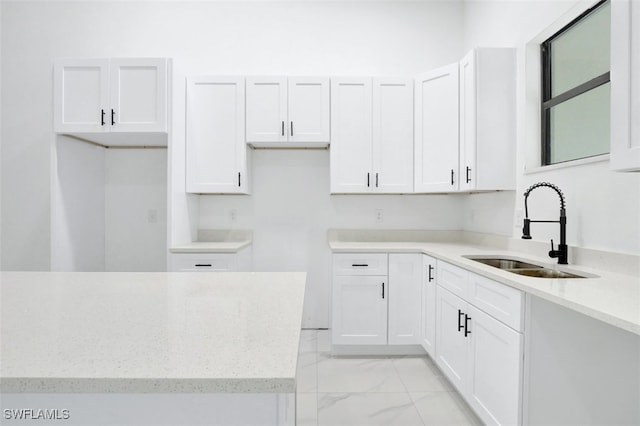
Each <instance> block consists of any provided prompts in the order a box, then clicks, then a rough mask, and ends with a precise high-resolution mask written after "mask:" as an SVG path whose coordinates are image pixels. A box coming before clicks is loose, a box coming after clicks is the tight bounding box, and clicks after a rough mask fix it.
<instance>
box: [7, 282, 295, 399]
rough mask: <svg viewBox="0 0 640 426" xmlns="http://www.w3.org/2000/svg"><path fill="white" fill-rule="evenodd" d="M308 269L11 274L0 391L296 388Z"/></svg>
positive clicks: (264, 390)
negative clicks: (299, 270)
mask: <svg viewBox="0 0 640 426" xmlns="http://www.w3.org/2000/svg"><path fill="white" fill-rule="evenodd" d="M305 282H306V273H304V272H265V273H263V272H260V273H251V272H247V273H241V272H193V273H192V272H178V273H164V272H151V273H120V272H2V273H0V295H1V302H0V303H1V309H2V310H1V312H0V320H1V329H0V332H1V335H2V340H1V341H0V359H1V362H0V392H3V393H23V392H29V393H31V392H35V393H42V392H56V393H79V392H83V393H112V392H122V393H171V392H178V393H194V392H198V393H217V392H238V393H247V392H250V393H253V392H255V393H292V392H295V389H296V364H297V355H298V345H299V339H300V327H301V322H302V307H303V301H304V291H305Z"/></svg>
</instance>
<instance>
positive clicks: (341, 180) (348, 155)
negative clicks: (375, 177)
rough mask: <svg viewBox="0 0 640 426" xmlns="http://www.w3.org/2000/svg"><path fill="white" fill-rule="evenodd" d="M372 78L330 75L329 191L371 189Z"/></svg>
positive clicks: (347, 191)
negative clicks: (333, 76)
mask: <svg viewBox="0 0 640 426" xmlns="http://www.w3.org/2000/svg"><path fill="white" fill-rule="evenodd" d="M371 109H372V93H371V79H370V78H358V77H351V78H349V77H345V78H332V79H331V149H330V150H329V158H330V168H331V192H332V193H362V192H369V191H370V190H371V184H372V176H371V159H372V157H371V133H372V126H371Z"/></svg>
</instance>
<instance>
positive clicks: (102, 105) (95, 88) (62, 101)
mask: <svg viewBox="0 0 640 426" xmlns="http://www.w3.org/2000/svg"><path fill="white" fill-rule="evenodd" d="M110 114H111V112H110V108H109V60H108V59H60V60H57V61H56V63H55V66H54V130H55V131H56V132H57V133H85V132H108V131H109V127H110V123H111V121H110V120H111V115H110Z"/></svg>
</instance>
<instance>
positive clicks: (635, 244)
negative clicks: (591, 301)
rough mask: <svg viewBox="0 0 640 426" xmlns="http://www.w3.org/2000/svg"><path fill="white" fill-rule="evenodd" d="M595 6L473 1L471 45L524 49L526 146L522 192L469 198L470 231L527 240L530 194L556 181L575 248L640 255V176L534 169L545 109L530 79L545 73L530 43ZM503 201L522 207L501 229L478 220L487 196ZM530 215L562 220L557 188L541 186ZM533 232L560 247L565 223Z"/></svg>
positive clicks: (521, 135)
mask: <svg viewBox="0 0 640 426" xmlns="http://www.w3.org/2000/svg"><path fill="white" fill-rule="evenodd" d="M593 3H594V2H593V1H586V2H584V1H582V2H581V1H575V0H570V1H569V0H567V1H564V0H554V1H539V0H535V1H534V0H526V1H492V0H473V1H468V2H466V3H465V11H464V15H465V21H464V22H465V46H466V48H470V47H472V46H473V45H487V46H488V45H492V46H510V47H517V49H518V94H517V110H518V120H517V141H514V142H516V143H517V144H518V158H517V165H516V167H517V191H516V192H515V193H505V194H504V195H496V194H476V195H473V196H471V197H469V199H468V200H467V202H466V208H465V210H466V211H467V215H466V216H465V224H464V227H465V229H468V230H474V231H478V232H492V233H500V234H505V235H513V236H514V237H515V238H520V236H521V235H522V234H521V228H522V221H521V214H522V210H523V209H524V197H523V194H524V191H525V190H526V189H527V188H528V187H529V186H530V185H532V184H534V183H536V182H539V181H549V182H552V183H555V184H556V185H558V186H559V187H560V188H561V189H562V191H563V192H564V194H565V197H566V200H567V242H568V244H569V245H577V246H582V247H587V248H592V249H600V250H606V251H616V252H626V253H633V254H640V238H638V235H640V174H639V173H615V172H611V171H609V170H608V161H604V162H597V163H591V164H583V165H576V166H572V167H563V168H556V169H554V168H550V169H541V170H540V169H538V170H533V169H534V168H535V166H536V165H539V164H540V159H539V152H540V148H539V134H538V131H539V130H538V129H539V127H538V125H537V122H536V114H539V107H537V106H535V105H534V106H533V107H532V106H530V105H529V104H528V101H530V99H531V89H530V87H528V86H527V84H526V83H527V78H526V77H528V79H529V81H534V82H536V81H538V80H537V79H539V77H538V75H537V73H535V75H527V73H529V74H531V73H532V70H531V69H529V68H527V67H526V66H525V65H526V48H525V45H526V43H528V42H529V41H530V40H532V39H534V38H535V37H537V36H538V35H539V34H540V33H541V32H543V31H544V30H545V29H546V28H547V27H549V26H550V25H552V24H553V23H554V21H556V20H558V19H559V18H560V17H562V16H563V15H565V14H566V13H569V14H570V15H575V16H577V15H578V14H579V13H580V12H579V11H580V10H584V9H585V8H586V7H588V5H592V4H593ZM565 19H566V17H565ZM613 25H615V23H614V24H613ZM525 170H527V171H525ZM509 194H510V195H509ZM496 197H499V198H501V199H502V198H503V199H504V200H502V201H506V202H509V203H510V204H511V205H513V206H514V208H513V210H511V212H509V211H506V210H503V209H501V210H500V215H499V219H498V221H499V222H500V223H501V225H499V226H497V224H496V223H495V222H493V223H492V222H491V221H485V220H482V221H475V222H474V223H472V222H471V220H470V217H469V212H470V211H473V210H484V207H485V206H486V205H487V204H488V203H487V199H492V198H496ZM510 197H513V198H510ZM529 213H530V217H531V218H532V219H551V220H554V219H557V217H558V215H559V201H558V197H557V196H555V195H554V193H553V192H552V191H551V190H547V189H544V188H543V189H537V190H536V191H535V192H533V193H532V195H531V197H530V198H529ZM476 217H477V215H476ZM516 218H517V219H518V220H515V219H516ZM509 226H511V229H509V228H508V227H509ZM531 235H532V236H533V238H534V240H539V241H549V239H551V238H553V239H554V241H555V242H556V243H557V241H558V239H559V237H558V226H557V225H551V224H533V225H532V228H531Z"/></svg>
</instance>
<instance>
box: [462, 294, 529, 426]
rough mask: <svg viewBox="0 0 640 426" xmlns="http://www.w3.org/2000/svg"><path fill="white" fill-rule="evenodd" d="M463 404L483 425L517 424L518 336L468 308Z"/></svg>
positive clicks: (519, 352)
mask: <svg viewBox="0 0 640 426" xmlns="http://www.w3.org/2000/svg"><path fill="white" fill-rule="evenodd" d="M468 309H469V312H468V314H469V316H470V317H471V318H470V324H471V327H470V328H471V334H470V346H469V365H468V372H469V381H468V391H467V392H468V396H467V400H468V401H469V404H470V405H471V407H473V409H474V410H475V412H476V413H477V414H478V415H479V416H480V418H481V419H482V420H483V421H484V423H485V424H487V425H516V424H521V418H522V413H521V410H520V407H521V392H522V387H521V385H522V364H523V358H522V357H523V346H522V344H523V343H522V342H523V339H522V334H520V333H518V332H516V331H514V330H512V329H511V328H509V327H507V326H506V325H504V324H502V323H501V322H499V321H497V320H496V319H494V318H492V317H490V316H489V315H487V314H485V313H484V312H482V311H480V310H478V309H476V308H474V307H473V306H472V305H469V307H468Z"/></svg>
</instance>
